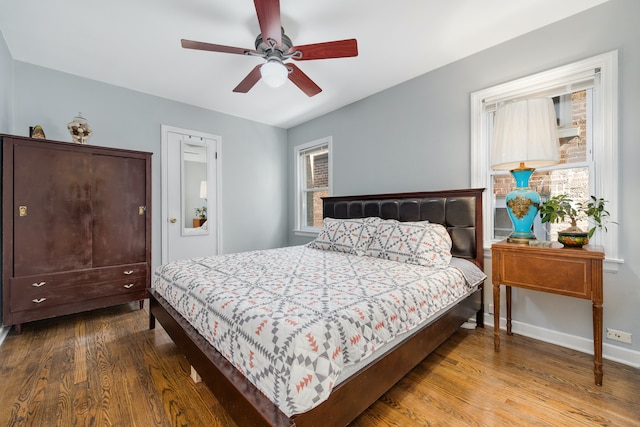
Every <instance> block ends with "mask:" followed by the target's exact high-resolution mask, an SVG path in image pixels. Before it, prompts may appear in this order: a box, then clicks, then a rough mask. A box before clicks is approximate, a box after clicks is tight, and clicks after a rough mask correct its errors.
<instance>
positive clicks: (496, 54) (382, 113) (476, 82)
mask: <svg viewBox="0 0 640 427" xmlns="http://www.w3.org/2000/svg"><path fill="white" fill-rule="evenodd" d="M638 16H640V1H637V0H611V1H610V2H608V3H605V4H603V5H601V6H598V7H596V8H594V9H591V10H588V11H586V12H584V13H581V14H579V15H576V16H574V17H571V18H568V19H566V20H564V21H562V22H559V23H556V24H553V25H550V26H548V27H545V28H542V29H540V30H538V31H534V32H532V33H529V34H526V35H524V36H522V37H519V38H517V39H514V40H511V41H508V42H506V43H503V44H501V45H499V46H496V47H493V48H491V49H487V50H485V51H483V52H480V53H478V54H475V55H473V56H470V57H467V58H465V59H462V60H460V61H458V62H456V63H453V64H450V65H447V66H445V67H442V68H440V69H438V70H435V71H433V72H430V73H427V74H424V75H422V76H419V77H417V78H415V79H413V80H410V81H408V82H405V83H403V84H400V85H398V86H396V87H393V88H391V89H388V90H386V91H384V92H381V93H378V94H376V95H373V96H371V97H369V98H366V99H364V100H362V101H359V102H357V103H354V104H352V105H349V106H347V107H345V108H342V109H340V110H337V111H334V112H332V113H329V114H327V115H325V116H323V117H321V118H318V119H316V120H312V121H309V122H307V123H304V124H302V125H299V126H297V127H294V128H291V129H289V131H288V140H289V153H288V155H289V157H290V161H289V174H290V177H291V178H290V180H289V194H291V197H293V169H292V166H291V165H292V164H293V159H292V154H293V147H294V146H296V145H299V144H303V143H305V142H308V141H312V140H315V139H318V138H320V137H324V136H327V135H331V136H333V159H334V175H333V190H334V194H335V195H346V194H364V193H381V192H394V191H416V190H435V189H448V188H464V187H468V186H469V185H470V182H471V177H470V168H469V166H470V108H469V104H470V94H471V93H472V92H474V91H477V90H480V89H484V88H487V87H490V86H493V85H496V84H500V83H503V82H507V81H510V80H513V79H517V78H520V77H524V76H527V75H530V74H534V73H536V72H539V71H544V70H547V69H550V68H554V67H557V66H561V65H564V64H567V63H570V62H573V61H577V60H580V59H584V58H588V57H591V56H594V55H597V54H600V53H604V52H608V51H611V50H615V49H618V51H619V61H620V63H619V85H620V91H619V92H620V96H619V102H620V105H619V155H620V161H619V168H618V170H619V183H620V188H619V198H620V208H621V211H620V212H619V215H618V219H619V224H620V225H619V226H618V227H619V231H620V236H621V240H620V253H621V257H622V258H624V259H625V263H624V264H623V265H621V266H620V270H619V272H618V273H616V274H612V273H605V275H604V285H605V291H604V293H605V307H604V326H605V328H606V327H611V328H614V329H619V330H623V331H627V332H631V333H632V334H633V339H634V342H633V345H631V346H629V345H626V344H619V343H617V342H615V341H609V340H606V339H605V354H607V351H608V352H609V354H619V353H620V352H622V353H623V357H627V358H629V359H631V360H632V362H633V363H635V364H638V365H640V354H639V353H637V351H638V350H640V314H639V311H638V307H640V240H639V239H638V236H640V221H638V220H637V212H639V211H640V198H639V197H638V190H637V185H638V183H640V168H638V167H637V162H638V160H639V159H640V141H639V139H640V120H638V113H639V112H640V79H639V76H640V49H639V48H638V46H640V26H638V24H637V17H638ZM605 197H606V195H605ZM291 200H293V199H291ZM289 209H290V211H289V230H293V227H294V222H293V219H294V215H293V206H290V208H289ZM306 241H308V239H303V238H298V237H296V236H294V235H293V233H289V242H290V243H291V244H297V243H303V242H306ZM486 266H487V268H486V271H487V274H488V276H489V277H491V260H490V259H487V260H486ZM488 285H489V286H487V289H488V290H489V291H488V292H486V293H485V301H486V302H487V303H489V301H490V297H491V293H490V289H491V287H490V285H491V283H490V281H488ZM502 313H504V308H503V311H502ZM514 319H515V320H518V321H520V322H523V323H524V324H527V325H531V326H533V327H534V328H537V329H538V330H542V329H541V328H544V329H548V330H551V331H552V332H554V334H552V335H556V336H557V335H558V334H557V333H566V334H570V335H571V336H572V337H577V338H578V341H580V340H581V339H583V340H582V341H586V340H591V338H592V336H593V335H592V326H591V325H592V323H591V305H590V302H589V301H583V300H576V299H572V298H568V297H559V296H550V295H547V294H541V293H535V292H527V291H523V290H518V289H515V290H514ZM569 341H570V340H569ZM606 344H610V345H614V346H617V348H608V349H607V346H606ZM625 349H627V350H628V349H632V350H635V351H636V352H628V353H625V351H624V350H625ZM611 350H614V351H613V352H612V351H611ZM605 381H606V380H605Z"/></svg>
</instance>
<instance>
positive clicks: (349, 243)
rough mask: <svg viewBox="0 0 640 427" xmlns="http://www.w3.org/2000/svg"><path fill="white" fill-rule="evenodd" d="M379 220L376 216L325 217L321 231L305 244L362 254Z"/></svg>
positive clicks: (327, 249) (312, 246)
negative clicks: (351, 217)
mask: <svg viewBox="0 0 640 427" xmlns="http://www.w3.org/2000/svg"><path fill="white" fill-rule="evenodd" d="M381 221H382V220H381V219H380V218H376V217H369V218H353V219H335V218H325V219H324V220H323V221H322V231H320V234H318V237H317V238H316V239H315V240H314V241H313V242H310V243H309V244H308V245H307V246H309V247H310V248H316V249H323V250H326V251H336V252H346V253H349V254H354V255H364V253H365V251H366V249H367V247H368V246H369V243H370V242H371V239H372V238H373V235H374V234H375V232H376V230H377V229H378V224H379V223H380V222H381Z"/></svg>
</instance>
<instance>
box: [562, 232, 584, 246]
mask: <svg viewBox="0 0 640 427" xmlns="http://www.w3.org/2000/svg"><path fill="white" fill-rule="evenodd" d="M558 242H560V243H562V244H563V245H564V247H565V248H581V247H582V246H584V245H587V244H589V233H586V232H582V231H558Z"/></svg>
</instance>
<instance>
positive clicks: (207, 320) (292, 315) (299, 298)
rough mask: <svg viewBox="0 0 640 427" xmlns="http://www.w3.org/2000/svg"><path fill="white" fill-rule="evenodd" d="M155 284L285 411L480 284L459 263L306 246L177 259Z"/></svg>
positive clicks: (307, 404)
mask: <svg viewBox="0 0 640 427" xmlns="http://www.w3.org/2000/svg"><path fill="white" fill-rule="evenodd" d="M153 287H154V288H155V290H156V291H157V292H158V293H160V295H162V296H163V297H164V298H165V299H166V300H167V301H168V302H169V303H170V304H171V305H172V306H173V307H174V308H175V309H176V310H177V311H178V312H179V313H180V314H181V315H182V316H183V317H184V318H185V319H186V320H188V321H189V322H190V323H191V324H192V325H193V326H194V327H195V328H196V329H197V330H198V331H199V332H200V334H201V335H203V336H204V337H205V338H206V339H207V340H208V341H209V343H211V344H212V345H213V346H214V347H215V348H216V349H217V350H218V351H219V352H220V353H221V354H222V355H223V356H224V357H226V358H227V360H229V361H230V362H231V363H232V364H233V365H234V366H235V367H236V368H237V369H238V370H240V371H241V372H242V373H243V375H244V376H245V377H247V379H249V380H250V381H251V382H252V383H253V384H254V385H255V386H256V387H257V388H258V389H259V390H261V391H262V393H264V394H265V395H266V396H267V397H268V398H269V399H271V401H272V402H274V403H275V404H276V405H277V406H278V407H279V408H280V410H281V411H282V412H284V413H285V414H286V415H287V416H291V415H293V414H297V413H302V412H306V411H308V410H309V409H311V408H313V407H315V406H317V405H318V404H320V403H321V402H322V401H324V400H326V399H327V398H328V396H329V394H330V393H331V390H332V388H333V386H334V384H335V383H336V379H337V378H338V376H339V375H340V372H341V371H342V369H343V368H344V367H345V366H348V365H351V364H354V363H356V362H358V361H361V360H363V359H365V358H367V357H369V356H370V355H371V354H372V352H373V351H374V350H375V349H376V348H377V347H380V346H381V345H382V344H384V343H386V342H388V341H390V340H392V339H393V338H394V337H395V336H397V335H399V334H403V333H406V332H407V331H410V330H412V329H414V328H416V327H418V326H419V325H421V324H423V323H424V322H425V321H426V320H427V319H428V318H429V317H430V316H432V315H433V314H434V313H437V312H438V311H439V310H441V309H443V308H445V307H447V306H448V305H450V304H451V303H452V302H454V301H456V300H458V299H459V298H460V297H462V296H463V295H466V294H468V293H469V291H471V290H472V289H473V288H474V286H473V285H470V284H468V283H467V282H466V280H465V278H464V275H463V274H462V273H461V271H460V270H459V269H457V268H454V267H449V268H444V269H440V268H429V267H423V266H418V265H413V264H405V263H400V262H395V261H387V260H383V259H377V258H372V257H368V256H357V255H350V254H345V253H339V252H332V251H323V250H318V249H312V248H309V247H306V246H293V247H287V248H280V249H270V250H266V251H253V252H244V253H238V254H229V255H218V256H212V257H205V258H194V259H187V260H180V261H175V262H172V263H169V264H166V265H163V266H160V267H158V269H157V270H156V274H155V276H154V280H153Z"/></svg>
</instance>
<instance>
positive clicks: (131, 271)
mask: <svg viewBox="0 0 640 427" xmlns="http://www.w3.org/2000/svg"><path fill="white" fill-rule="evenodd" d="M124 274H126V275H127V276H128V275H130V274H133V270H127V271H125V272H124Z"/></svg>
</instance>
